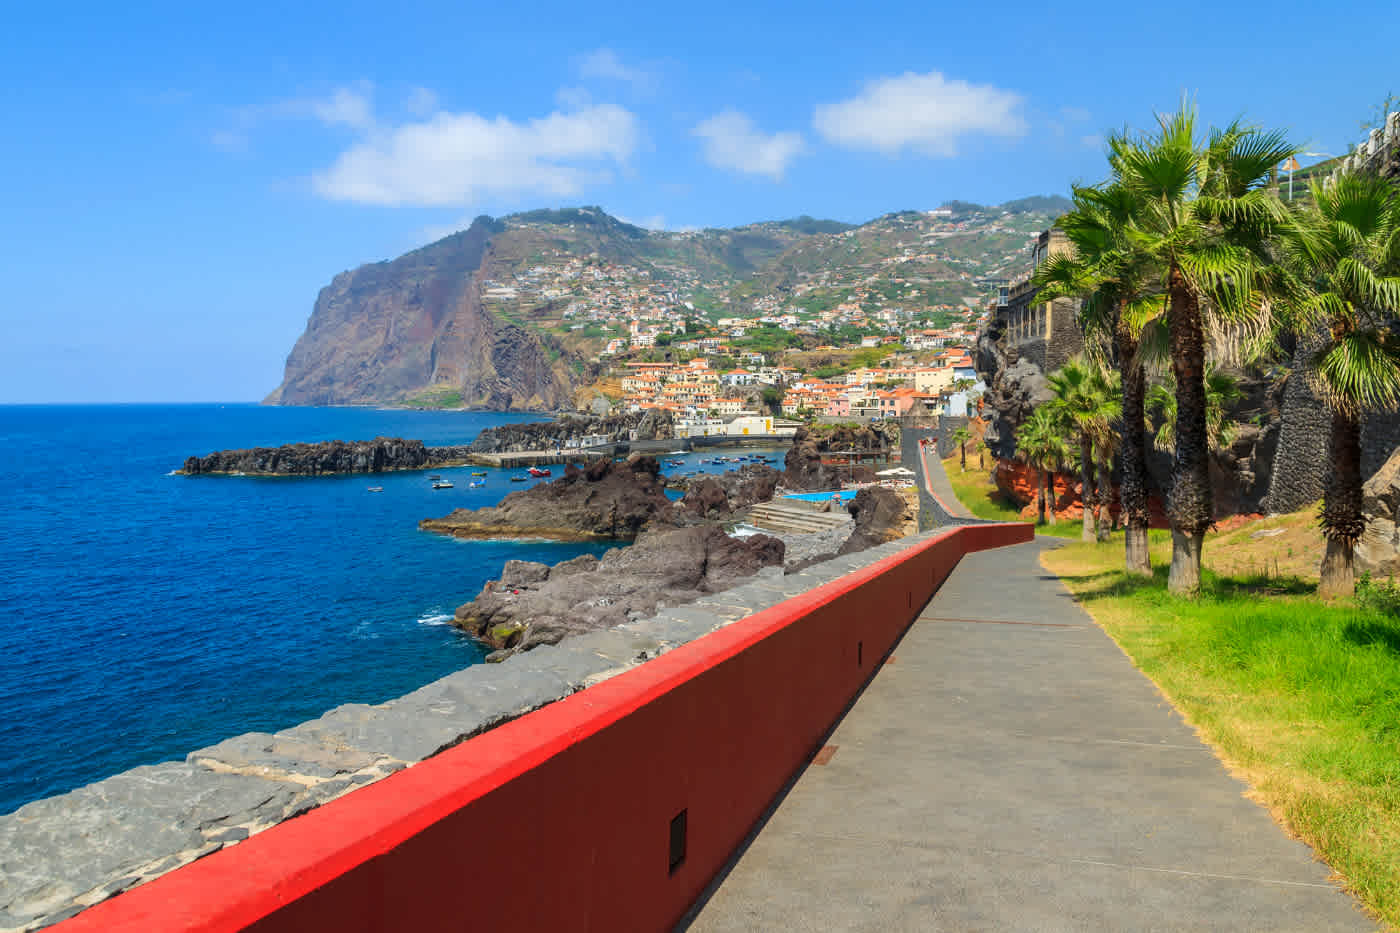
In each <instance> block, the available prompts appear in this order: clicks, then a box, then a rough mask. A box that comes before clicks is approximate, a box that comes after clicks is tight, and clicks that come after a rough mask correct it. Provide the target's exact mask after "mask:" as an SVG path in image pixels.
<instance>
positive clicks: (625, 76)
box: [578, 48, 655, 90]
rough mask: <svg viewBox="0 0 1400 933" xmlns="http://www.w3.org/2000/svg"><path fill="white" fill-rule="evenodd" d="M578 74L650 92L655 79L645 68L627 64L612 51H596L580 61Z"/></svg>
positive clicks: (605, 49) (604, 49)
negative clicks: (622, 83)
mask: <svg viewBox="0 0 1400 933" xmlns="http://www.w3.org/2000/svg"><path fill="white" fill-rule="evenodd" d="M578 73H579V74H580V75H581V76H583V77H585V78H597V79H601V80H604V81H622V82H625V83H627V84H630V85H632V86H633V87H636V88H637V89H639V90H649V89H650V88H651V86H652V83H653V82H654V80H655V78H654V76H653V75H652V74H651V72H649V71H647V70H646V69H645V68H639V67H636V66H634V65H628V64H625V63H624V62H623V61H622V59H620V58H618V57H617V53H616V52H614V51H613V50H612V49H607V48H603V49H594V50H593V51H592V52H589V53H588V54H587V55H585V56H583V58H582V59H581V60H580V61H579V64H578Z"/></svg>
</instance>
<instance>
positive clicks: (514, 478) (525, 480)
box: [510, 476, 530, 483]
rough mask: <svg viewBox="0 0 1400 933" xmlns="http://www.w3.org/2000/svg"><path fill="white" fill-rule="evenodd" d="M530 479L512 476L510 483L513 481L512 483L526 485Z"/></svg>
mask: <svg viewBox="0 0 1400 933" xmlns="http://www.w3.org/2000/svg"><path fill="white" fill-rule="evenodd" d="M529 479H530V477H528V476H512V477H511V478H510V481H511V482H512V483H524V482H527V481H528V480H529Z"/></svg>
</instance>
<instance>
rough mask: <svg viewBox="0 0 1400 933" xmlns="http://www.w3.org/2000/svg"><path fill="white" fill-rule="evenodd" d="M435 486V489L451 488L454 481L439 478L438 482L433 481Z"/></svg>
mask: <svg viewBox="0 0 1400 933" xmlns="http://www.w3.org/2000/svg"><path fill="white" fill-rule="evenodd" d="M433 488H434V489H451V488H452V482H451V481H450V480H445V479H440V480H438V481H437V482H436V483H433Z"/></svg>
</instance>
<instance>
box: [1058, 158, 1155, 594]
mask: <svg viewBox="0 0 1400 933" xmlns="http://www.w3.org/2000/svg"><path fill="white" fill-rule="evenodd" d="M1073 196H1074V209H1073V210H1071V211H1070V212H1069V213H1067V214H1065V215H1064V216H1062V217H1060V219H1059V220H1058V221H1056V226H1058V227H1059V228H1060V229H1061V230H1062V231H1064V233H1065V237H1066V239H1067V240H1069V242H1070V243H1071V244H1072V245H1073V247H1074V251H1073V254H1060V255H1057V256H1051V257H1049V258H1048V259H1047V260H1046V261H1045V262H1043V263H1041V265H1040V267H1039V268H1037V269H1036V272H1035V275H1034V276H1032V278H1031V282H1032V284H1033V285H1035V286H1036V288H1037V294H1036V297H1037V298H1040V299H1044V300H1047V301H1050V300H1054V299H1055V298H1082V299H1083V303H1082V305H1081V308H1080V321H1081V323H1082V324H1083V326H1084V328H1085V330H1086V331H1087V332H1090V333H1094V332H1097V333H1100V334H1102V335H1103V336H1105V337H1107V338H1108V339H1109V341H1110V342H1111V344H1112V356H1113V357H1114V358H1115V360H1116V362H1117V364H1118V377H1119V381H1120V383H1121V385H1122V398H1123V428H1122V443H1121V454H1120V459H1119V463H1120V466H1121V468H1122V483H1121V485H1120V490H1119V495H1120V497H1121V499H1122V512H1123V519H1124V525H1125V527H1126V534H1125V535H1124V556H1125V562H1126V565H1127V571H1128V573H1132V574H1139V575H1150V574H1151V573H1152V564H1151V558H1150V556H1149V552H1148V547H1147V526H1148V524H1149V517H1148V510H1147V486H1148V481H1147V432H1146V430H1145V427H1144V423H1143V415H1144V390H1145V386H1146V375H1145V371H1144V369H1143V362H1142V359H1141V358H1140V353H1139V343H1140V340H1141V335H1142V328H1143V325H1144V322H1145V321H1146V320H1149V319H1151V318H1153V317H1155V316H1157V315H1158V314H1160V310H1161V300H1160V295H1158V294H1157V278H1158V276H1157V275H1156V263H1155V257H1154V256H1153V255H1152V254H1151V253H1148V252H1146V251H1144V250H1142V249H1140V248H1139V246H1138V244H1137V242H1136V241H1135V239H1134V230H1133V212H1134V211H1135V210H1136V209H1137V206H1138V205H1137V201H1136V199H1135V196H1134V195H1133V193H1132V192H1131V191H1129V190H1128V189H1127V188H1126V187H1125V186H1124V185H1122V184H1119V183H1114V182H1110V183H1108V184H1104V185H1101V186H1097V187H1082V186H1076V187H1075V189H1074V191H1073ZM1102 532H1103V530H1102V529H1100V535H1101V536H1102Z"/></svg>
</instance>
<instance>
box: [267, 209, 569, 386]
mask: <svg viewBox="0 0 1400 933" xmlns="http://www.w3.org/2000/svg"><path fill="white" fill-rule="evenodd" d="M505 229H506V227H505V225H504V224H503V223H501V222H499V221H495V220H492V219H491V218H489V217H478V218H477V219H476V220H475V221H473V222H472V225H471V227H469V228H468V229H467V230H463V231H461V232H459V233H454V234H452V235H451V236H448V237H445V238H443V239H441V240H439V241H437V242H436V243H433V244H430V245H428V246H425V247H423V248H422V249H417V250H414V251H413V252H411V253H407V254H405V255H403V256H400V257H399V258H398V259H395V260H393V261H391V262H376V263H370V264H368V265H364V266H360V267H359V268H358V269H354V270H352V271H349V272H342V273H341V274H339V275H337V276H336V277H335V278H334V279H333V280H332V281H331V283H330V284H329V285H327V286H326V287H325V288H323V289H321V293H320V295H318V296H317V298H316V305H315V308H314V309H313V310H312V312H311V319H310V320H309V321H308V322H307V326H306V331H305V333H303V334H302V335H301V337H300V339H298V340H297V342H296V346H294V347H293V348H292V352H291V353H290V354H289V355H288V357H287V367H286V372H285V375H284V377H283V380H282V384H281V385H280V386H278V387H277V389H275V390H274V391H273V392H272V394H270V395H269V396H268V397H267V399H266V401H267V403H269V404H280V405H353V404H367V403H370V404H384V403H390V404H393V403H401V402H411V401H412V400H413V398H414V397H415V396H417V395H419V394H424V393H426V394H429V395H431V394H433V393H439V394H442V395H443V396H444V397H452V398H454V399H455V401H456V404H455V405H454V406H453V407H457V406H461V407H467V408H483V409H487V410H493V411H507V410H510V409H532V410H540V409H558V408H560V407H563V406H564V405H567V404H568V403H569V401H570V396H571V394H572V390H573V384H572V382H573V380H572V377H571V375H570V369H569V357H568V355H567V354H566V353H564V351H563V349H562V346H561V345H558V342H557V340H552V338H549V337H547V336H541V335H539V334H536V333H533V332H531V331H529V330H526V329H525V328H524V327H521V326H519V325H517V324H515V323H513V322H511V321H510V320H508V319H506V318H504V317H499V316H497V315H495V314H492V313H491V312H490V311H488V310H487V308H486V306H485V304H484V303H483V301H482V294H481V293H482V283H483V282H484V281H486V280H489V279H491V278H492V277H493V276H495V275H499V274H500V272H499V271H497V270H496V269H495V267H494V266H493V258H494V251H493V239H494V238H495V237H497V236H498V235H500V234H501V233H503V232H504V231H505ZM551 341H552V342H551Z"/></svg>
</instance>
